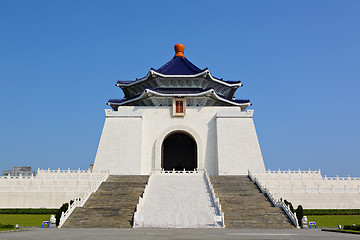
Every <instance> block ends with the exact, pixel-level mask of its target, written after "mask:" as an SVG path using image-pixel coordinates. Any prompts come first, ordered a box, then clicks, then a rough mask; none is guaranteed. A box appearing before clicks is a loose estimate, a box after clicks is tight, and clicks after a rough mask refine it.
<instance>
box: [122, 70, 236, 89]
mask: <svg viewBox="0 0 360 240" xmlns="http://www.w3.org/2000/svg"><path fill="white" fill-rule="evenodd" d="M153 76H158V77H162V78H198V77H206V76H209V77H210V79H211V80H212V81H214V82H217V83H219V84H222V85H224V86H227V87H236V88H238V87H241V86H243V84H242V83H241V82H240V81H239V82H238V83H227V82H224V81H223V80H220V79H217V78H215V77H213V76H212V75H211V73H210V71H209V70H205V71H203V72H200V73H197V74H194V75H165V74H161V73H158V72H156V71H155V70H150V71H149V72H148V74H147V75H146V76H145V77H143V78H141V79H138V80H136V81H133V82H131V83H121V82H117V83H116V86H117V87H121V88H123V87H130V86H133V85H136V84H138V83H141V82H145V81H146V80H147V79H148V78H150V77H153Z"/></svg>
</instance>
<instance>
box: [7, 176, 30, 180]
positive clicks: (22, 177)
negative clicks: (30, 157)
mask: <svg viewBox="0 0 360 240" xmlns="http://www.w3.org/2000/svg"><path fill="white" fill-rule="evenodd" d="M34 178H35V176H34V175H31V176H23V175H19V176H0V180H1V179H9V180H11V179H18V180H22V179H24V180H28V179H34Z"/></svg>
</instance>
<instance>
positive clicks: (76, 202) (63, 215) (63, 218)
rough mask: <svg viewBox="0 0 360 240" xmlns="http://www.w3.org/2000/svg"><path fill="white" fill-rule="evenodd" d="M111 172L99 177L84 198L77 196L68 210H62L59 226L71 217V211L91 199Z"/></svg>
mask: <svg viewBox="0 0 360 240" xmlns="http://www.w3.org/2000/svg"><path fill="white" fill-rule="evenodd" d="M109 175H110V173H109V171H107V172H106V174H104V175H103V176H102V178H100V179H99V181H97V183H96V184H94V185H93V186H91V187H90V189H89V191H87V192H86V193H85V194H84V196H83V198H76V199H75V200H74V201H73V203H72V204H70V203H69V207H68V209H67V210H66V212H62V213H61V218H60V222H59V226H58V227H59V228H61V226H62V225H63V224H64V223H65V221H66V220H67V219H68V218H69V216H70V215H71V213H72V212H73V211H74V210H75V208H76V207H83V206H84V204H85V203H86V201H87V200H88V199H89V197H90V196H91V194H93V193H94V192H96V191H97V190H98V188H99V187H100V185H101V183H103V182H104V181H106V179H107V178H108V177H109Z"/></svg>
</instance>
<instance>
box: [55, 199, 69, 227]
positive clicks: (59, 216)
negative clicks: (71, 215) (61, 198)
mask: <svg viewBox="0 0 360 240" xmlns="http://www.w3.org/2000/svg"><path fill="white" fill-rule="evenodd" d="M68 208H69V204H68V203H64V204H63V205H62V206H61V207H60V209H58V212H57V213H56V216H55V218H56V226H59V223H60V218H61V215H62V213H63V212H66V211H67V210H68Z"/></svg>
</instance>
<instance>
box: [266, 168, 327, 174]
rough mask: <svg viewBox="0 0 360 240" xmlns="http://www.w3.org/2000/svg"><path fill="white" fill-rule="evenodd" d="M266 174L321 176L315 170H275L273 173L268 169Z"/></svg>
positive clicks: (318, 171)
mask: <svg viewBox="0 0 360 240" xmlns="http://www.w3.org/2000/svg"><path fill="white" fill-rule="evenodd" d="M265 173H266V174H289V173H290V174H321V172H320V169H319V170H315V171H312V170H310V169H309V170H305V171H303V170H300V169H299V170H294V171H293V170H290V169H289V170H280V169H278V170H275V171H271V170H270V169H269V170H267V171H266V172H265Z"/></svg>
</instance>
